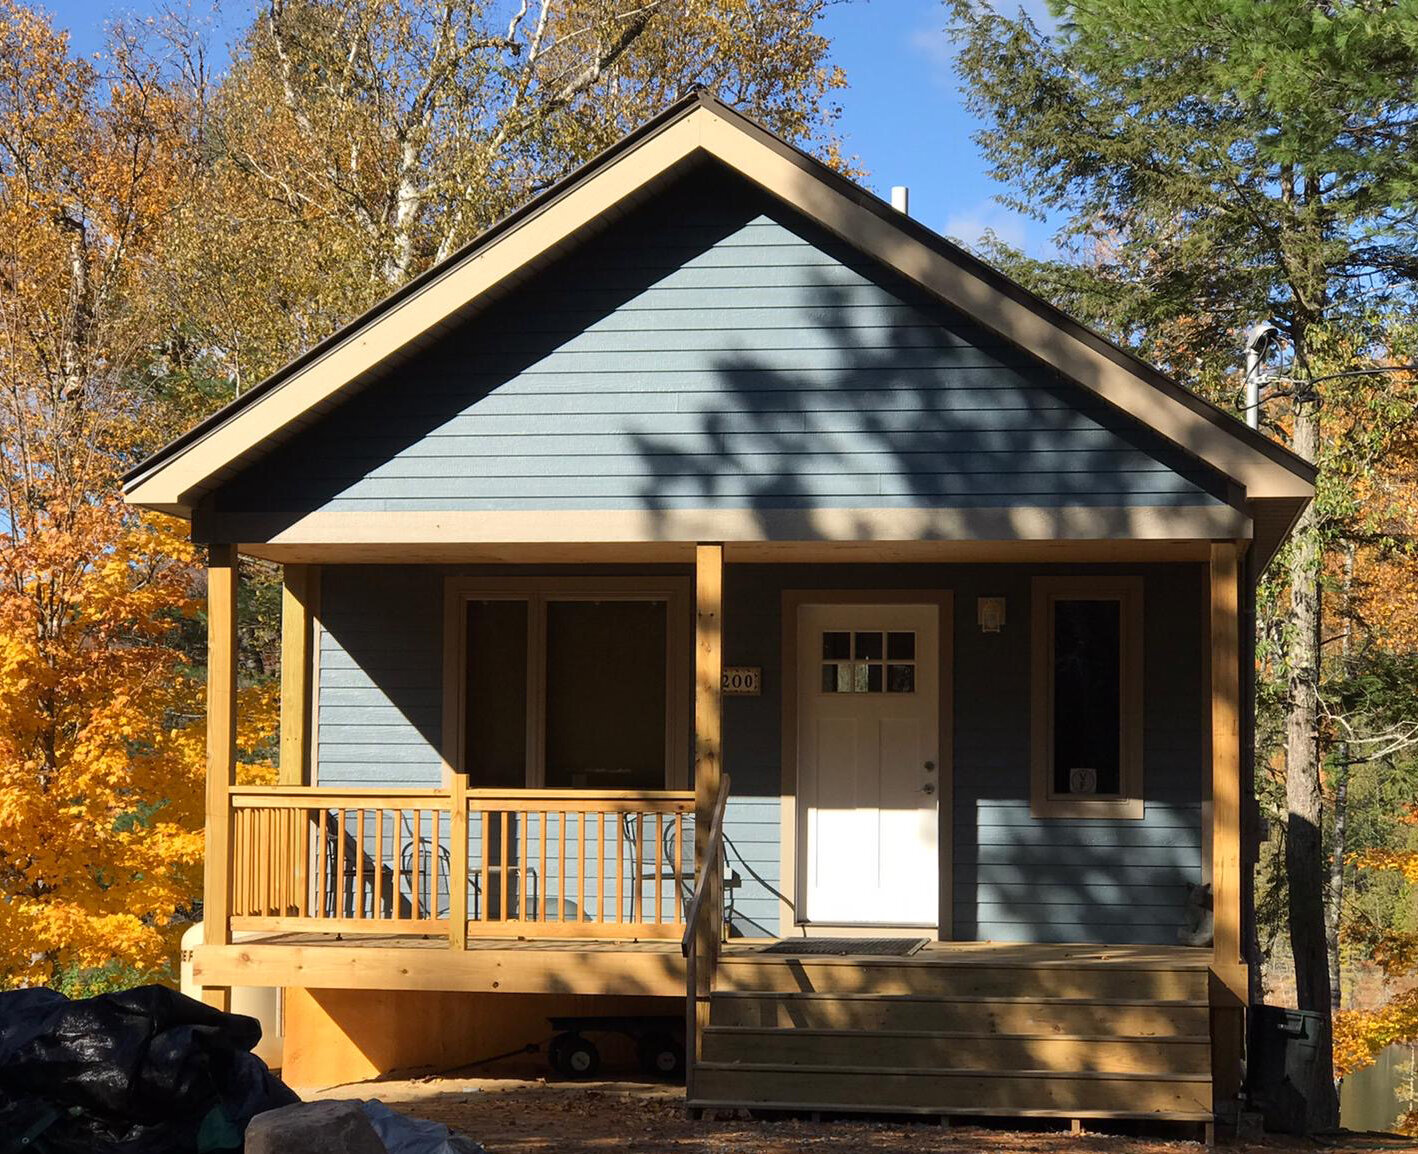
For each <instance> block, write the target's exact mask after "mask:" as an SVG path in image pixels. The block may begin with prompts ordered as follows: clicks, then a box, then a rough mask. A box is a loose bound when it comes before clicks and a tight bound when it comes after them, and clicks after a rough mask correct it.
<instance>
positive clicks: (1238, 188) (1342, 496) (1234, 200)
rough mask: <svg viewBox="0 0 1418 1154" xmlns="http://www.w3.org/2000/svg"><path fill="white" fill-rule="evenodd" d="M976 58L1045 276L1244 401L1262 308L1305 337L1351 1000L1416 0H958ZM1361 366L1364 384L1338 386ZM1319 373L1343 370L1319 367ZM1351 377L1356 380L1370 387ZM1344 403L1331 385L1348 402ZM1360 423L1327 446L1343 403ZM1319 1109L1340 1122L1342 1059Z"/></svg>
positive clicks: (1316, 847) (1298, 860)
mask: <svg viewBox="0 0 1418 1154" xmlns="http://www.w3.org/2000/svg"><path fill="white" fill-rule="evenodd" d="M948 6H949V8H950V11H951V14H952V19H953V29H954V32H955V35H956V38H957V42H958V44H959V46H960V54H959V58H958V60H959V66H960V70H961V73H962V75H963V77H964V79H965V85H966V87H965V91H966V95H967V99H968V101H969V103H970V105H971V107H972V108H973V109H974V110H975V111H976V112H977V113H978V114H979V115H980V116H981V117H982V118H983V119H984V120H985V121H986V123H987V127H986V128H985V129H984V130H983V131H982V132H981V133H980V135H979V138H978V139H979V143H980V144H981V146H982V148H983V150H984V152H985V154H986V155H987V156H989V157H990V158H991V159H992V162H993V164H994V172H995V175H996V176H997V177H999V178H1000V179H1002V180H1004V181H1006V182H1008V183H1009V184H1010V185H1011V186H1012V187H1013V188H1014V189H1015V190H1016V193H1015V196H1014V200H1013V202H1014V203H1015V204H1016V205H1017V206H1018V207H1020V208H1022V209H1024V210H1026V211H1035V212H1037V211H1040V210H1041V209H1044V208H1047V209H1050V210H1053V211H1055V212H1057V213H1061V214H1062V215H1063V216H1064V217H1065V224H1064V227H1063V230H1062V233H1061V235H1060V238H1059V239H1060V242H1061V244H1062V245H1063V246H1064V247H1065V249H1066V250H1067V252H1068V253H1069V255H1070V256H1071V257H1072V258H1073V259H1072V260H1069V261H1064V262H1057V261H1049V262H1027V261H1022V260H1017V261H1013V262H1010V261H1009V254H1007V253H1001V254H997V255H1000V256H1002V257H1003V259H1005V260H1006V262H1007V263H1012V264H1013V265H1014V268H1015V270H1016V271H1017V272H1019V273H1020V275H1022V276H1024V277H1025V278H1026V279H1030V280H1031V281H1032V282H1033V283H1034V284H1035V286H1036V287H1038V288H1040V289H1041V291H1043V292H1045V294H1046V295H1050V296H1052V297H1054V298H1055V299H1056V300H1058V301H1060V303H1062V304H1064V305H1065V307H1068V308H1070V309H1071V310H1072V311H1074V312H1076V313H1079V314H1081V315H1083V316H1084V317H1085V318H1087V319H1090V320H1092V321H1093V322H1094V323H1095V324H1098V325H1099V326H1100V327H1102V328H1104V329H1105V330H1106V331H1108V332H1110V333H1111V334H1113V335H1114V336H1116V337H1117V338H1118V339H1120V340H1123V341H1125V342H1128V343H1131V344H1134V345H1135V346H1137V347H1138V348H1139V349H1140V351H1141V352H1142V353H1143V354H1144V355H1146V356H1148V357H1149V358H1150V359H1152V360H1153V361H1155V362H1157V363H1159V364H1162V365H1163V366H1164V367H1166V368H1168V369H1169V370H1170V371H1171V372H1172V373H1173V374H1174V375H1175V376H1177V377H1178V378H1179V379H1181V380H1183V381H1184V382H1187V383H1190V384H1191V385H1192V386H1193V387H1195V388H1197V389H1198V390H1199V391H1202V392H1205V393H1208V394H1209V395H1211V396H1212V397H1213V398H1215V399H1220V400H1222V401H1226V402H1230V403H1232V404H1233V405H1238V404H1239V396H1238V395H1237V386H1238V375H1237V373H1236V371H1235V370H1236V367H1237V351H1238V349H1239V346H1240V344H1241V334H1242V333H1243V332H1244V331H1245V329H1246V328H1247V327H1248V326H1249V325H1250V324H1251V323H1252V322H1254V321H1256V320H1260V319H1270V320H1273V321H1274V322H1275V323H1276V324H1277V325H1278V326H1279V327H1280V329H1281V330H1282V333H1283V335H1284V338H1285V342H1286V346H1287V350H1288V352H1287V358H1286V362H1285V365H1284V369H1283V375H1284V377H1285V378H1286V379H1285V381H1284V382H1283V384H1281V385H1280V386H1279V387H1277V388H1275V389H1274V390H1272V392H1271V394H1270V397H1269V403H1268V405H1267V408H1266V410H1265V413H1264V414H1263V417H1264V423H1265V425H1266V426H1267V427H1268V428H1269V429H1270V430H1271V431H1272V432H1273V433H1274V434H1276V435H1278V436H1281V437H1283V438H1284V439H1286V440H1287V441H1288V442H1289V444H1290V445H1291V447H1292V448H1293V449H1294V450H1295V451H1296V452H1297V453H1299V454H1300V455H1301V456H1303V457H1305V458H1306V459H1308V460H1311V461H1316V462H1318V463H1319V464H1320V466H1321V470H1322V471H1321V478H1320V484H1319V495H1318V499H1317V500H1316V502H1315V503H1314V504H1313V505H1312V506H1311V508H1310V509H1309V510H1308V511H1307V512H1306V513H1305V515H1304V516H1303V517H1302V519H1301V521H1300V523H1299V524H1298V525H1297V526H1296V527H1295V530H1294V534H1293V540H1292V543H1291V545H1290V547H1289V548H1288V550H1287V553H1286V556H1285V557H1284V558H1283V560H1282V562H1281V563H1280V564H1281V566H1283V568H1282V569H1281V570H1280V571H1279V575H1278V577H1277V575H1276V574H1273V575H1272V579H1271V581H1270V583H1269V584H1268V586H1267V590H1268V592H1269V593H1270V594H1272V595H1273V596H1274V597H1275V598H1276V606H1277V611H1276V613H1275V614H1274V617H1273V628H1270V629H1263V630H1262V636H1261V644H1262V648H1261V652H1262V654H1263V656H1265V657H1266V658H1267V660H1268V661H1269V663H1270V666H1271V668H1273V669H1274V671H1275V672H1276V674H1277V675H1278V678H1279V682H1280V684H1279V685H1278V686H1277V693H1276V694H1275V698H1276V700H1277V701H1278V703H1279V705H1280V707H1281V710H1282V713H1283V719H1282V725H1281V729H1282V732H1281V734H1280V740H1281V745H1282V747H1283V754H1284V774H1283V787H1284V794H1285V800H1284V807H1283V808H1284V822H1283V825H1284V832H1285V845H1284V858H1285V879H1286V882H1287V886H1286V891H1287V899H1288V919H1287V920H1288V925H1289V935H1290V944H1291V953H1292V957H1293V960H1294V965H1295V975H1296V984H1297V992H1298V998H1299V1004H1300V1006H1301V1007H1302V1008H1305V1009H1309V1010H1315V1011H1319V1012H1321V1013H1324V1014H1328V1013H1329V1012H1330V1009H1331V989H1330V986H1331V980H1330V968H1329V960H1330V959H1329V954H1328V951H1327V949H1326V945H1327V929H1329V928H1331V927H1330V926H1328V925H1327V921H1326V916H1325V896H1326V894H1325V891H1326V885H1327V882H1328V880H1329V874H1328V870H1327V868H1326V858H1325V847H1324V842H1323V838H1324V830H1325V815H1324V812H1323V810H1324V805H1323V798H1324V784H1325V782H1324V777H1323V774H1322V768H1323V765H1324V762H1325V758H1326V756H1327V755H1328V753H1329V752H1330V749H1331V740H1332V739H1331V735H1330V733H1329V732H1328V729H1327V723H1326V716H1325V707H1324V702H1323V699H1322V685H1321V668H1322V664H1323V660H1324V656H1325V655H1324V652H1323V648H1322V633H1321V624H1322V621H1323V620H1324V617H1323V612H1322V606H1321V590H1322V587H1323V574H1324V572H1325V568H1326V561H1325V556H1326V551H1327V550H1328V549H1329V548H1330V547H1331V546H1333V545H1334V544H1335V543H1336V542H1337V541H1338V540H1339V539H1340V538H1342V537H1344V536H1345V535H1346V534H1348V533H1350V532H1351V531H1352V530H1353V528H1354V518H1353V513H1354V509H1353V505H1352V501H1351V492H1350V490H1349V488H1348V487H1347V486H1348V483H1349V481H1350V480H1351V479H1352V478H1351V477H1350V476H1349V475H1348V474H1347V473H1346V455H1345V454H1346V450H1347V449H1350V448H1353V447H1355V446H1368V447H1370V448H1371V449H1373V450H1374V453H1371V454H1370V455H1369V458H1368V459H1370V460H1372V459H1374V457H1375V456H1376V455H1379V456H1381V454H1382V445H1383V443H1385V442H1386V441H1389V440H1391V439H1392V438H1393V437H1394V436H1396V435H1400V432H1401V429H1402V428H1403V427H1404V426H1405V425H1407V424H1409V423H1411V422H1412V421H1413V419H1414V409H1413V406H1412V403H1411V401H1410V402H1409V403H1408V404H1406V405H1404V404H1399V405H1389V404H1387V401H1388V400H1389V399H1391V398H1392V396H1393V394H1392V393H1391V391H1390V390H1389V388H1388V386H1387V385H1386V384H1385V383H1383V382H1384V381H1385V380H1386V378H1382V377H1377V376H1376V377H1344V378H1338V377H1333V376H1332V374H1335V373H1340V372H1345V373H1347V372H1350V371H1352V370H1356V369H1364V368H1369V367H1372V368H1379V367H1387V366H1388V364H1389V363H1391V362H1392V361H1393V360H1394V359H1395V358H1394V357H1393V355H1392V354H1393V353H1394V351H1395V349H1394V340H1393V336H1392V331H1393V329H1392V325H1391V321H1392V319H1393V317H1394V315H1395V314H1400V315H1401V314H1403V313H1404V312H1405V311H1406V310H1408V309H1410V308H1411V304H1412V291H1411V289H1412V283H1411V282H1412V278H1413V275H1414V273H1415V272H1418V262H1415V258H1414V253H1415V252H1418V221H1416V220H1415V217H1414V214H1413V199H1414V194H1415V190H1418V157H1415V153H1414V151H1413V149H1412V147H1411V140H1410V131H1409V130H1410V127H1411V124H1412V122H1413V118H1414V113H1415V110H1418V102H1416V101H1415V92H1414V87H1415V83H1418V79H1416V78H1418V28H1415V17H1414V15H1413V10H1412V8H1411V6H1409V5H1405V4H1387V3H1379V4H1369V3H1352V2H1351V3H1336V4H1326V5H1315V4H1312V3H1309V2H1307V0H1202V2H1200V3H1194V4H1189V5H1186V6H1184V7H1179V6H1176V5H1173V4H1168V3H1162V2H1160V0H1101V2H1099V3H1092V4H1087V5H1073V4H1064V3H1060V4H1058V5H1056V7H1055V12H1056V14H1057V15H1058V16H1059V17H1060V19H1061V20H1062V24H1061V27H1060V28H1059V30H1058V32H1057V34H1055V35H1049V34H1046V33H1044V32H1042V31H1041V30H1040V29H1039V28H1038V27H1037V26H1036V25H1035V24H1034V23H1032V22H1031V21H1030V20H1029V19H1028V18H1027V17H1025V16H1019V17H1017V18H1009V17H1005V16H1001V15H999V14H998V13H996V12H995V11H994V10H992V9H991V8H989V7H987V6H985V5H982V4H981V5H977V4H973V3H971V2H970V0H949V5H948ZM1339 381H1343V382H1344V383H1345V386H1346V387H1344V388H1339V387H1336V383H1337V382H1339ZM1321 382H1324V383H1321ZM1349 386H1352V387H1349ZM1331 402H1332V403H1331ZM1341 404H1342V405H1343V406H1344V414H1346V415H1347V417H1346V416H1345V415H1340V416H1339V418H1338V419H1337V420H1334V421H1332V422H1331V425H1332V426H1334V427H1340V426H1345V427H1346V428H1347V432H1348V433H1350V434H1352V436H1349V437H1348V438H1347V439H1346V440H1337V439H1333V438H1331V439H1327V437H1326V431H1325V428H1324V427H1323V425H1322V410H1324V409H1328V410H1329V411H1334V410H1336V409H1339V407H1340V405H1341ZM1324 1059H1325V1060H1324V1061H1323V1062H1322V1063H1321V1067H1322V1068H1321V1070H1320V1073H1319V1075H1318V1081H1317V1084H1316V1085H1315V1086H1313V1087H1310V1088H1309V1094H1308V1098H1309V1101H1310V1104H1311V1110H1312V1113H1311V1118H1310V1119H1309V1121H1310V1122H1311V1123H1312V1124H1314V1125H1317V1126H1324V1125H1332V1124H1333V1123H1334V1121H1335V1118H1336V1113H1337V1101H1336V1098H1335V1096H1334V1094H1333V1090H1332V1085H1331V1081H1330V1079H1329V1077H1328V1074H1329V1070H1328V1066H1329V1062H1328V1055H1325V1056H1324Z"/></svg>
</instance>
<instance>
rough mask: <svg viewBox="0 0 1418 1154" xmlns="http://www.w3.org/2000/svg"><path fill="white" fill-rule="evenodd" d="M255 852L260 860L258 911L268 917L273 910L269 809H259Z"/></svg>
mask: <svg viewBox="0 0 1418 1154" xmlns="http://www.w3.org/2000/svg"><path fill="white" fill-rule="evenodd" d="M256 853H257V859H256V860H257V861H258V862H260V866H261V885H260V894H261V905H260V912H261V916H262V917H269V916H270V915H271V914H272V913H273V912H274V911H273V910H272V909H271V811H270V810H269V809H263V810H262V811H261V836H260V844H259V845H258V846H257V849H256Z"/></svg>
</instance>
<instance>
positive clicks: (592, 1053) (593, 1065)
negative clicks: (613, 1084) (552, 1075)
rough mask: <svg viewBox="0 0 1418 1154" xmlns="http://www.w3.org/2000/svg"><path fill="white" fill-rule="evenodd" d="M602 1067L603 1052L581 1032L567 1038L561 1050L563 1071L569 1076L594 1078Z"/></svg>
mask: <svg viewBox="0 0 1418 1154" xmlns="http://www.w3.org/2000/svg"><path fill="white" fill-rule="evenodd" d="M600 1068H601V1052H600V1051H599V1050H597V1049H596V1047H595V1046H594V1045H592V1044H591V1043H590V1042H588V1041H587V1040H586V1039H585V1038H583V1037H581V1036H580V1035H579V1034H573V1035H571V1037H570V1038H569V1039H568V1040H567V1042H566V1046H565V1048H564V1049H563V1050H562V1052H561V1072H562V1073H563V1074H565V1075H566V1076H567V1077H568V1078H594V1077H595V1076H596V1072H597V1071H598V1070H600Z"/></svg>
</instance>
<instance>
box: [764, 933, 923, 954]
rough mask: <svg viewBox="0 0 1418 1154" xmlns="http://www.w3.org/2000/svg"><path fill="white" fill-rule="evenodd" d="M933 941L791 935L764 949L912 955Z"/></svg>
mask: <svg viewBox="0 0 1418 1154" xmlns="http://www.w3.org/2000/svg"><path fill="white" fill-rule="evenodd" d="M929 942H930V939H929V938H788V939H787V940H786V941H781V942H774V943H773V945H771V946H768V947H766V948H765V949H763V950H762V951H761V952H762V953H765V954H792V955H794V956H796V957H824V956H826V957H834V958H837V957H869V958H909V957H910V956H911V955H912V954H914V953H915V952H916V951H917V950H919V949H922V948H923V947H924V946H926V945H927V944H928V943H929Z"/></svg>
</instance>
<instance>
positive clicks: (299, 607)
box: [277, 565, 320, 785]
mask: <svg viewBox="0 0 1418 1154" xmlns="http://www.w3.org/2000/svg"><path fill="white" fill-rule="evenodd" d="M319 593H320V569H319V566H316V565H287V566H286V567H285V572H284V573H283V575H282V578H281V765H280V776H279V778H278V779H277V780H278V781H279V783H280V784H281V785H309V784H311V781H310V766H311V756H310V741H311V730H312V726H311V710H312V702H311V693H310V687H311V672H312V670H313V668H314V664H315V663H314V654H313V651H312V645H313V642H314V635H315V629H314V620H315V614H316V613H317V612H318V611H319V609H318V598H319Z"/></svg>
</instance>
